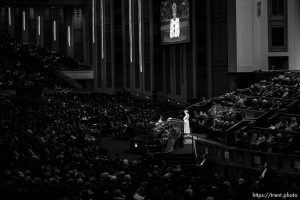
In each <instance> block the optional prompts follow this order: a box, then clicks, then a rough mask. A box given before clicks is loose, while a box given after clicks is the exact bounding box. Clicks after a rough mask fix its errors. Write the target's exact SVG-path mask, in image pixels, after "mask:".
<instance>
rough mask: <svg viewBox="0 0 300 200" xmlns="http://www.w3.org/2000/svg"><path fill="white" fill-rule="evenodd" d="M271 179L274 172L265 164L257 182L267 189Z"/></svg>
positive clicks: (273, 176) (273, 177)
mask: <svg viewBox="0 0 300 200" xmlns="http://www.w3.org/2000/svg"><path fill="white" fill-rule="evenodd" d="M273 179H275V172H274V171H273V170H272V169H270V168H269V164H268V163H267V162H265V164H264V168H263V169H262V170H261V171H260V173H259V180H260V181H261V183H263V184H264V186H265V188H268V187H269V185H270V183H271V182H272V180H273Z"/></svg>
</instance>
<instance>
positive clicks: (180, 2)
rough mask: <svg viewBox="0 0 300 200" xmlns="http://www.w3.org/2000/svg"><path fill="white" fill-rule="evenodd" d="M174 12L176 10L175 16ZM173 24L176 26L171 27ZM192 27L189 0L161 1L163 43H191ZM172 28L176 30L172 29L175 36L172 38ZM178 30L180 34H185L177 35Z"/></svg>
mask: <svg viewBox="0 0 300 200" xmlns="http://www.w3.org/2000/svg"><path fill="white" fill-rule="evenodd" d="M174 4H175V6H174ZM174 12H176V13H175V17H174ZM177 16H178V17H177ZM177 18H178V19H177ZM178 21H179V23H178ZM174 24H175V25H174ZM171 25H172V26H173V27H175V28H173V29H171ZM190 27H191V12H190V1H189V0H161V1H160V40H161V45H172V44H182V43H189V42H190V41H191V31H190V30H191V28H190ZM178 29H179V31H178ZM171 30H173V31H174V32H173V31H172V32H173V33H174V34H173V35H174V36H173V38H171ZM178 32H179V35H180V34H183V35H182V36H178V35H177V34H178Z"/></svg>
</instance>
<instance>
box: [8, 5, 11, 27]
mask: <svg viewBox="0 0 300 200" xmlns="http://www.w3.org/2000/svg"><path fill="white" fill-rule="evenodd" d="M8 24H9V25H10V26H11V10H10V7H8Z"/></svg>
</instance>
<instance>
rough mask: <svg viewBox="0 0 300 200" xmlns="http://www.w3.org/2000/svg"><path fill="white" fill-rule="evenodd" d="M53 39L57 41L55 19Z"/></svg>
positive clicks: (54, 22)
mask: <svg viewBox="0 0 300 200" xmlns="http://www.w3.org/2000/svg"><path fill="white" fill-rule="evenodd" d="M53 40H54V41H56V21H55V20H54V21H53Z"/></svg>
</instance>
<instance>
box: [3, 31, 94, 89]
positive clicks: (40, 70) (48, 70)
mask: <svg viewBox="0 0 300 200" xmlns="http://www.w3.org/2000/svg"><path fill="white" fill-rule="evenodd" d="M67 69H73V70H74V69H76V70H82V69H85V70H87V69H90V67H88V66H85V65H83V64H80V63H79V62H78V61H76V60H74V59H72V58H70V57H68V56H63V55H60V54H58V53H56V52H54V51H49V50H46V49H44V48H40V47H37V46H35V45H33V44H27V43H23V42H21V41H19V40H18V39H16V38H12V37H10V36H7V35H4V34H0V89H13V90H15V89H17V88H18V87H34V86H38V87H41V88H51V89H53V88H60V87H65V86H66V84H65V83H64V82H62V81H58V80H57V78H56V76H55V74H54V72H53V71H54V70H67Z"/></svg>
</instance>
